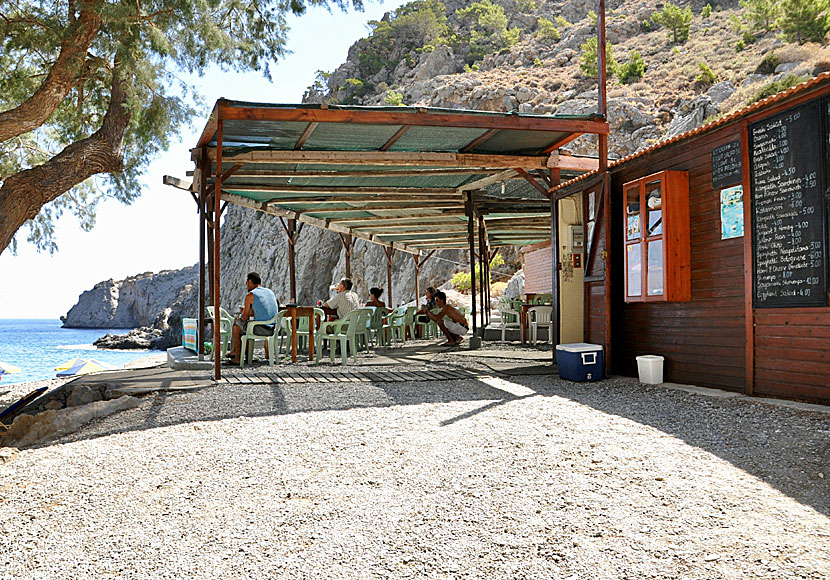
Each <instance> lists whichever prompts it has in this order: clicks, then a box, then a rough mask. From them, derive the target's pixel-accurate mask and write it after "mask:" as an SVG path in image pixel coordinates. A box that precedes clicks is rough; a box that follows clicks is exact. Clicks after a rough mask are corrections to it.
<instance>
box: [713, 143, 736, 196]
mask: <svg viewBox="0 0 830 580" xmlns="http://www.w3.org/2000/svg"><path fill="white" fill-rule="evenodd" d="M742 169H743V167H742V164H741V142H740V140H738V141H732V142H731V143H726V144H725V145H721V146H720V147H715V148H714V149H712V188H713V189H721V188H724V187H727V186H729V185H737V184H739V183H740V182H741V175H742Z"/></svg>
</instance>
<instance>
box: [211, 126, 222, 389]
mask: <svg viewBox="0 0 830 580" xmlns="http://www.w3.org/2000/svg"><path fill="white" fill-rule="evenodd" d="M222 130H223V122H222V119H221V118H220V119H219V120H218V121H217V125H216V185H215V186H214V188H213V224H212V226H213V227H212V228H211V229H212V230H213V260H212V263H213V268H212V272H211V275H212V276H213V280H212V282H213V285H212V287H213V295H212V296H211V299H212V300H211V301H212V302H213V307H214V311H213V313H214V329H213V378H214V379H215V380H217V381H218V380H219V379H221V378H222V349H221V343H222V336H221V335H222V333H221V332H219V329H218V328H217V327H218V326H219V325H218V324H216V322H217V321H218V319H219V302H220V297H221V296H222V295H221V294H220V287H219V275H220V259H219V250H220V238H221V236H220V235H219V234H220V232H219V221H220V220H219V216H220V215H221V203H222Z"/></svg>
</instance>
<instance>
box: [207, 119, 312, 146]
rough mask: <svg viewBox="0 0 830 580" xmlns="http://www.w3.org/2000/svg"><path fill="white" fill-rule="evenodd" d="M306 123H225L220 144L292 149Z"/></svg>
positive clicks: (230, 121) (231, 121)
mask: <svg viewBox="0 0 830 580" xmlns="http://www.w3.org/2000/svg"><path fill="white" fill-rule="evenodd" d="M307 126H308V123H295V122H285V123H274V122H273V121H233V120H229V121H225V122H224V123H223V124H222V144H223V146H224V147H234V146H268V147H274V148H277V149H293V148H294V145H295V144H296V143H297V141H298V140H299V139H300V136H301V135H302V134H303V131H305V129H306V127H307Z"/></svg>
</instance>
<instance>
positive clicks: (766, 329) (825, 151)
mask: <svg viewBox="0 0 830 580" xmlns="http://www.w3.org/2000/svg"><path fill="white" fill-rule="evenodd" d="M612 139H613V136H612ZM606 188H607V193H608V195H603V191H604V190H605V189H606ZM828 191H830V74H826V73H825V74H822V75H820V76H818V77H816V78H813V79H811V80H809V81H807V82H805V83H802V84H800V85H798V86H796V87H793V88H791V89H789V90H787V91H785V92H783V93H780V94H778V95H775V96H773V97H770V98H767V99H764V100H762V101H760V102H757V103H754V104H752V105H751V106H748V107H745V108H743V109H741V110H739V111H737V112H735V113H733V114H730V115H728V116H725V117H722V118H720V119H718V120H716V121H714V122H712V123H709V124H707V125H705V126H702V127H699V128H697V129H694V130H692V131H690V132H688V133H685V134H683V135H679V136H677V137H675V138H672V139H670V140H667V141H664V142H661V143H658V144H656V145H654V146H652V147H649V148H647V149H645V150H643V151H640V152H638V153H636V154H634V155H631V156H629V157H626V158H624V159H621V160H619V161H617V162H614V163H611V164H610V166H609V169H608V172H607V173H603V172H600V171H595V172H591V173H589V174H585V175H582V176H580V177H578V178H576V179H573V180H571V181H570V182H566V183H563V184H562V185H560V186H559V187H557V188H554V189H553V194H554V196H555V197H556V198H558V199H559V200H560V202H559V203H560V205H561V207H560V213H562V212H563V211H564V205H565V203H566V200H570V201H573V200H578V201H579V206H580V207H581V208H582V212H583V215H582V216H581V219H579V218H578V219H576V220H575V221H576V222H578V223H579V222H581V224H584V226H583V228H584V235H585V247H584V255H583V256H582V257H581V259H583V260H584V268H583V269H582V272H580V277H581V282H582V289H583V291H582V292H581V297H582V304H581V305H580V304H578V303H575V302H573V301H571V302H569V303H564V302H563V304H562V320H563V321H564V320H567V319H568V318H569V317H572V316H577V317H579V316H581V317H582V319H583V321H584V322H583V324H582V331H583V336H582V338H583V339H584V340H585V341H587V342H591V343H596V344H601V345H604V346H605V348H606V361H607V364H608V367H609V368H608V370H609V371H610V372H612V373H618V374H623V375H629V376H636V374H637V366H636V357H637V356H638V355H642V354H656V355H662V356H664V357H665V367H664V377H665V380H666V381H671V382H677V383H687V384H695V385H703V386H710V387H717V388H721V389H726V390H730V391H738V392H744V393H748V394H755V395H762V396H774V397H784V398H793V399H801V400H805V401H816V402H824V403H827V402H830V304H829V303H828V246H829V245H830V244H829V242H828V232H830V227H828V219H830V214H829V213H828V211H830V203H829V202H828ZM606 200H610V203H607V202H606ZM569 205H573V204H570V203H569ZM565 225H567V224H565ZM566 236H567V228H564V229H563V227H562V224H561V223H560V230H559V242H560V244H559V247H558V248H557V251H556V252H553V253H551V252H548V253H547V255H548V256H551V254H553V255H554V256H556V258H557V259H556V260H554V263H556V262H557V261H558V263H559V264H560V268H559V270H560V276H559V278H560V280H559V281H558V282H559V284H560V286H561V285H562V277H563V268H562V265H563V264H565V263H567V262H568V260H570V258H571V257H572V256H570V255H567V254H566V255H565V259H563V258H562V256H561V252H562V251H563V250H565V249H566V248H568V240H567V239H566ZM536 253H537V254H538V252H536ZM534 259H535V260H536V262H537V263H538V257H535V258H534ZM567 265H569V266H572V264H567ZM544 269H545V268H544V267H543V266H542V267H539V266H538V264H537V267H536V270H538V271H544ZM531 278H532V274H531ZM529 283H530V284H533V283H534V281H533V280H530V281H529ZM580 306H581V308H580ZM580 310H581V312H580ZM564 332H565V329H564V328H563V334H564Z"/></svg>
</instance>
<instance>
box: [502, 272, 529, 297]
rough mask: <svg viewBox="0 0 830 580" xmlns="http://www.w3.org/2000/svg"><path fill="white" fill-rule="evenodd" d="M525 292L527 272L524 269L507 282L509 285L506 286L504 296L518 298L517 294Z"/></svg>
mask: <svg viewBox="0 0 830 580" xmlns="http://www.w3.org/2000/svg"><path fill="white" fill-rule="evenodd" d="M524 293H525V273H524V270H519V271H518V272H516V273H515V274H513V277H512V278H510V280H509V281H508V282H507V286H505V287H504V292H503V293H502V296H504V297H505V298H516V297H517V296H521V295H522V294H524Z"/></svg>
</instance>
